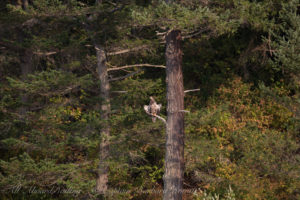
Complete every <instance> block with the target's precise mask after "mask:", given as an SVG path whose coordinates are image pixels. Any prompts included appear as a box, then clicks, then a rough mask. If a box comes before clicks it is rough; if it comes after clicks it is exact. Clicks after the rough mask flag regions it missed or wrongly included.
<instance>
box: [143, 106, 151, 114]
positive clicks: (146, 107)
mask: <svg viewBox="0 0 300 200" xmlns="http://www.w3.org/2000/svg"><path fill="white" fill-rule="evenodd" d="M144 110H145V111H146V112H147V113H150V106H147V105H144Z"/></svg>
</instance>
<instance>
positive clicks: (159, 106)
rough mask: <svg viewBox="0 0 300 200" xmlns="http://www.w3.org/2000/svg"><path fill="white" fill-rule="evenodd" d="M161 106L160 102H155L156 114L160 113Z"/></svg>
mask: <svg viewBox="0 0 300 200" xmlns="http://www.w3.org/2000/svg"><path fill="white" fill-rule="evenodd" d="M161 106H162V105H161V104H157V105H156V112H157V114H159V113H160V109H161Z"/></svg>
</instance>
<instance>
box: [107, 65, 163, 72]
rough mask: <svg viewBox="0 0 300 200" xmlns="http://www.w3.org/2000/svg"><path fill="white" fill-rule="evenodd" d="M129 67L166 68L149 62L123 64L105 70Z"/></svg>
mask: <svg viewBox="0 0 300 200" xmlns="http://www.w3.org/2000/svg"><path fill="white" fill-rule="evenodd" d="M130 67H157V68H166V66H164V65H151V64H135V65H125V66H121V67H113V68H109V69H107V71H115V70H120V69H126V68H130Z"/></svg>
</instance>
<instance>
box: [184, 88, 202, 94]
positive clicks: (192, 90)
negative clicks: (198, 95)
mask: <svg viewBox="0 0 300 200" xmlns="http://www.w3.org/2000/svg"><path fill="white" fill-rule="evenodd" d="M195 91H200V89H191V90H185V91H184V93H188V92H195Z"/></svg>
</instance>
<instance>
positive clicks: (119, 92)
mask: <svg viewBox="0 0 300 200" xmlns="http://www.w3.org/2000/svg"><path fill="white" fill-rule="evenodd" d="M110 93H117V94H123V93H127V91H111V92H110Z"/></svg>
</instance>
